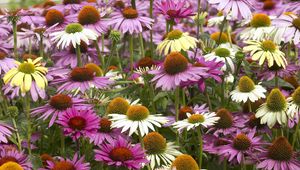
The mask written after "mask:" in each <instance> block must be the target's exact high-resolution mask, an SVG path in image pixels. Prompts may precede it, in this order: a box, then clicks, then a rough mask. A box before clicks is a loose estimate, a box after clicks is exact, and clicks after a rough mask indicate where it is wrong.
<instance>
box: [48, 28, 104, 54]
mask: <svg viewBox="0 0 300 170" xmlns="http://www.w3.org/2000/svg"><path fill="white" fill-rule="evenodd" d="M50 36H51V37H52V39H51V40H52V41H53V42H54V43H57V47H61V48H62V49H64V48H66V47H69V45H70V44H72V45H73V47H74V48H76V46H77V45H80V42H81V41H83V42H85V43H86V44H87V45H89V40H97V37H98V35H97V34H96V33H95V32H94V31H92V30H90V29H87V28H84V27H83V26H82V25H80V24H78V23H72V24H69V25H67V26H66V28H65V30H64V31H59V32H54V33H52V34H50Z"/></svg>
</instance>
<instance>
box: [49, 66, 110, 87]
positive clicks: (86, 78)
mask: <svg viewBox="0 0 300 170" xmlns="http://www.w3.org/2000/svg"><path fill="white" fill-rule="evenodd" d="M53 83H55V84H60V83H62V85H61V86H60V87H59V88H58V89H57V91H58V92H63V91H80V92H82V93H84V92H85V91H86V90H89V89H90V88H92V87H95V88H98V89H105V88H107V87H109V85H111V84H113V81H112V80H110V79H109V78H108V77H100V76H96V74H95V71H94V70H93V69H91V68H86V67H76V68H74V69H72V70H71V72H70V73H69V76H68V77H66V78H58V79H57V80H54V81H53Z"/></svg>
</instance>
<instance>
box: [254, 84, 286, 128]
mask: <svg viewBox="0 0 300 170" xmlns="http://www.w3.org/2000/svg"><path fill="white" fill-rule="evenodd" d="M286 111H287V102H286V99H285V97H284V96H283V94H282V93H281V91H280V90H279V89H277V88H275V89H272V91H271V92H270V94H269V95H268V97H267V101H266V103H264V104H262V105H261V106H260V107H259V108H258V109H257V111H256V114H255V116H256V117H257V118H260V123H261V124H265V123H267V124H268V126H269V127H270V128H272V127H273V126H274V125H275V123H279V124H280V125H286V124H287V120H288V116H289V115H287V113H286Z"/></svg>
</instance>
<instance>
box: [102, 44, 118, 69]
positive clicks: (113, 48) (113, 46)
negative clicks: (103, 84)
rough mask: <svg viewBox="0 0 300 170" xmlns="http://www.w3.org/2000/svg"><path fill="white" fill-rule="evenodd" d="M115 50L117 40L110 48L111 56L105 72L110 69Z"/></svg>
mask: <svg viewBox="0 0 300 170" xmlns="http://www.w3.org/2000/svg"><path fill="white" fill-rule="evenodd" d="M115 51H116V42H115V41H113V42H112V45H111V49H110V56H109V58H108V61H107V63H106V65H105V70H104V73H106V72H107V69H108V67H109V65H110V62H111V59H112V58H113V56H114V52H115Z"/></svg>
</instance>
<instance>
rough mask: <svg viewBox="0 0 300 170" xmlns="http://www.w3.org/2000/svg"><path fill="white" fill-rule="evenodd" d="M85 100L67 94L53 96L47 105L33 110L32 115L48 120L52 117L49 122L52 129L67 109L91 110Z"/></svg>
mask: <svg viewBox="0 0 300 170" xmlns="http://www.w3.org/2000/svg"><path fill="white" fill-rule="evenodd" d="M86 102H87V101H86V100H85V99H80V98H76V97H72V96H69V95H65V94H56V95H54V96H52V97H51V98H50V100H49V102H48V103H47V104H45V105H44V106H40V107H36V108H34V109H32V111H31V114H32V115H33V116H39V118H38V119H43V120H46V119H48V118H49V117H51V119H50V121H49V127H51V126H52V125H53V124H54V122H55V121H56V119H57V117H58V116H59V115H62V114H64V113H65V112H66V111H67V109H69V108H72V107H73V108H75V109H76V110H89V109H91V108H92V106H91V105H89V104H86Z"/></svg>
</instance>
